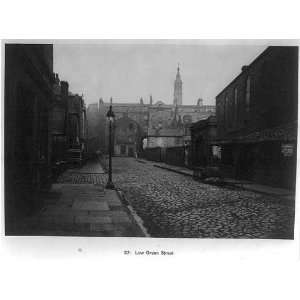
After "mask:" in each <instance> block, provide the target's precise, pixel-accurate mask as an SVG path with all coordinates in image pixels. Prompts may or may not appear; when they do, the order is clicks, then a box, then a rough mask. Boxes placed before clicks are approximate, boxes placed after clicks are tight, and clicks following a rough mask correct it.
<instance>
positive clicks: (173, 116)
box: [88, 67, 215, 152]
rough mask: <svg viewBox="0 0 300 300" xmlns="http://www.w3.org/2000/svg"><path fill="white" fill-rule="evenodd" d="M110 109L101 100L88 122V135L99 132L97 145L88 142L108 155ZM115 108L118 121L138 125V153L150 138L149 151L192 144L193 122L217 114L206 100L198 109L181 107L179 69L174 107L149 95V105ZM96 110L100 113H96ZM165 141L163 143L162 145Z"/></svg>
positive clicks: (90, 111)
mask: <svg viewBox="0 0 300 300" xmlns="http://www.w3.org/2000/svg"><path fill="white" fill-rule="evenodd" d="M109 105H110V103H105V102H103V100H101V101H99V105H98V108H96V106H97V105H96V104H91V105H90V106H89V107H88V119H89V118H92V119H93V121H92V123H93V124H91V123H89V132H91V131H93V132H94V131H95V128H98V129H99V130H97V132H99V136H97V137H96V136H95V139H94V141H95V140H97V142H92V139H91V138H89V141H90V143H95V144H97V146H96V147H99V149H98V150H100V151H102V152H106V151H107V142H106V141H107V140H108V136H107V135H108V130H107V125H106V113H107V111H108V109H109ZM112 106H113V111H114V113H115V116H116V121H117V120H118V119H121V118H123V117H124V116H126V118H128V119H130V120H131V121H132V122H134V123H135V124H136V125H137V127H138V129H137V130H138V132H139V134H138V135H137V136H136V138H137V140H136V141H135V143H136V145H137V146H136V149H137V151H138V152H139V151H141V150H142V149H143V143H144V145H145V142H144V141H145V139H148V137H149V139H148V140H147V143H146V147H152V148H153V147H160V145H171V144H172V145H173V146H175V145H176V146H184V144H185V143H189V142H190V132H189V126H190V125H191V124H192V122H196V121H199V120H201V119H206V118H207V117H209V116H210V115H212V114H214V113H215V106H214V105H203V100H201V101H198V103H197V105H182V80H181V76H180V70H179V67H178V69H177V74H176V79H175V82H174V99H173V104H165V103H164V102H163V101H161V100H159V101H156V102H154V100H153V97H152V95H150V100H149V103H145V101H144V100H143V99H142V98H141V99H140V100H139V101H138V103H116V102H113V104H112ZM96 110H98V112H97V113H96ZM92 111H93V112H92ZM96 114H98V122H96V118H95V116H96ZM116 124H117V122H116ZM91 127H92V128H91ZM104 128H106V130H105V134H104V132H103V129H104ZM162 140H164V141H163V142H162ZM179 140H180V143H179ZM171 141H172V142H171ZM90 150H91V149H90ZM93 151H95V149H93Z"/></svg>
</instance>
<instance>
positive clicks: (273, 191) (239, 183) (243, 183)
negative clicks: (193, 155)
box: [138, 159, 295, 201]
mask: <svg viewBox="0 0 300 300" xmlns="http://www.w3.org/2000/svg"><path fill="white" fill-rule="evenodd" d="M138 161H140V162H147V161H146V160H143V159H138ZM151 163H152V164H153V166H154V167H158V168H161V169H165V170H168V171H172V172H175V173H178V174H182V175H185V176H193V171H192V170H190V169H188V168H185V167H178V166H172V165H168V164H166V163H161V162H159V163H157V162H151ZM222 182H223V183H224V184H226V185H230V186H234V187H238V188H241V189H244V190H247V191H253V192H257V193H262V194H266V195H271V196H279V197H281V198H285V199H286V200H290V201H293V199H294V198H295V192H294V191H291V190H288V189H283V188H276V187H272V186H268V185H263V184H258V183H255V182H252V181H249V180H238V179H232V178H224V179H223V180H222Z"/></svg>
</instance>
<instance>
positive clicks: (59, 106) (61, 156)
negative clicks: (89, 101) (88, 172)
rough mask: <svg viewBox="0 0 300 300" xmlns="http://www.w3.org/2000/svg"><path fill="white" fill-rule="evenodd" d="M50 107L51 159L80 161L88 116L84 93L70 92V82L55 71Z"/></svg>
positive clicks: (55, 162) (84, 142)
mask: <svg viewBox="0 0 300 300" xmlns="http://www.w3.org/2000/svg"><path fill="white" fill-rule="evenodd" d="M53 90H54V99H53V103H52V109H51V136H52V145H53V150H52V162H53V163H54V164H57V163H61V162H70V163H73V162H77V163H81V162H82V160H83V158H84V154H85V152H86V144H87V141H86V140H87V117H86V108H85V103H84V100H83V98H82V96H79V95H77V94H76V95H73V94H72V93H70V92H69V84H68V82H66V81H60V80H59V77H58V74H54V85H53Z"/></svg>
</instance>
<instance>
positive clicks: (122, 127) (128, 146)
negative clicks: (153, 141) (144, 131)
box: [113, 115, 141, 157]
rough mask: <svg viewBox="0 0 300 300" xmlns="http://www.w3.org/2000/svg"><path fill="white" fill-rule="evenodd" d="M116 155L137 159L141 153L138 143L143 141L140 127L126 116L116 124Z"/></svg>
mask: <svg viewBox="0 0 300 300" xmlns="http://www.w3.org/2000/svg"><path fill="white" fill-rule="evenodd" d="M113 138H114V155H119V156H131V157H136V156H137V153H138V152H139V151H141V149H138V147H141V145H140V143H139V144H137V141H139V140H141V132H140V127H139V125H138V124H137V123H136V122H135V121H133V120H132V119H130V118H128V117H127V116H126V115H125V116H124V117H122V118H120V119H117V120H116V122H115V124H114V134H113Z"/></svg>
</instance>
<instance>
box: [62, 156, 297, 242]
mask: <svg viewBox="0 0 300 300" xmlns="http://www.w3.org/2000/svg"><path fill="white" fill-rule="evenodd" d="M153 164H154V163H153V162H144V161H137V160H136V159H134V158H121V157H114V158H113V181H114V184H115V186H116V187H117V188H118V189H121V190H122V191H123V192H124V194H125V197H126V199H127V200H128V201H129V202H130V203H131V205H132V206H133V207H134V209H135V210H136V212H137V214H138V215H139V216H140V217H141V218H142V220H143V221H144V225H145V227H146V228H147V230H148V231H149V233H150V234H151V236H153V237H203V238H292V236H293V222H294V209H293V205H292V204H291V202H288V201H287V200H284V199H278V198H275V197H271V196H266V195H262V194H259V193H255V192H250V191H244V190H239V189H233V188H232V189H229V188H223V187H217V186H214V185H208V184H203V183H200V182H197V181H194V180H193V179H192V178H191V177H187V176H184V175H181V174H176V173H173V172H170V171H168V170H163V169H160V168H157V167H154V166H153ZM60 180H61V181H63V182H70V183H97V184H102V185H105V183H106V180H107V177H106V174H88V175H87V174H84V175H83V174H76V173H74V172H72V173H70V174H68V172H67V173H65V174H64V176H63V177H61V178H60Z"/></svg>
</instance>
